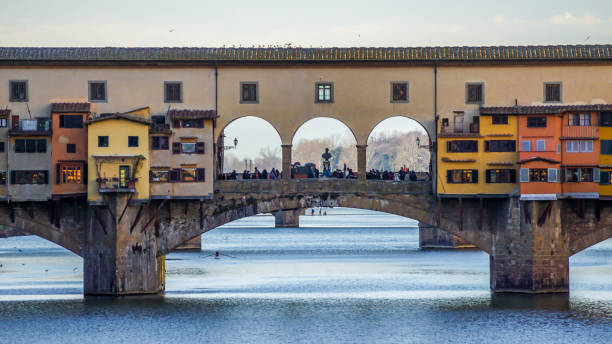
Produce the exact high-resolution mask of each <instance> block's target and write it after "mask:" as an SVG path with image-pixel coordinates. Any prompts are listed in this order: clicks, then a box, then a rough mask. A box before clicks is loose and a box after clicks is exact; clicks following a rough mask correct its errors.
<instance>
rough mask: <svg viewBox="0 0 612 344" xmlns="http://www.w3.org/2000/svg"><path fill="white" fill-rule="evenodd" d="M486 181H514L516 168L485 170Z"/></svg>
mask: <svg viewBox="0 0 612 344" xmlns="http://www.w3.org/2000/svg"><path fill="white" fill-rule="evenodd" d="M486 179H487V183H491V184H502V183H516V170H513V169H498V170H487V171H486Z"/></svg>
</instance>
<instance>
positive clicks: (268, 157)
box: [217, 115, 282, 173]
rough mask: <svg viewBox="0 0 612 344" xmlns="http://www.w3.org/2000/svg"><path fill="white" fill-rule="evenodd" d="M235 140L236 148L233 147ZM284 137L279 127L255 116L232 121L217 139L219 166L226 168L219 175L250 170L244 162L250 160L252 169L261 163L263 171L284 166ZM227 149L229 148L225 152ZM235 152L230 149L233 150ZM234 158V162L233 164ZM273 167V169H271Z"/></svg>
mask: <svg viewBox="0 0 612 344" xmlns="http://www.w3.org/2000/svg"><path fill="white" fill-rule="evenodd" d="M234 140H237V141H236V142H237V145H236V146H234V142H233V141H234ZM281 143H282V136H281V133H280V132H279V131H278V128H277V127H276V126H275V125H274V124H273V123H270V122H269V121H268V120H266V119H264V118H262V117H259V116H253V115H245V116H241V117H238V118H234V119H232V120H231V121H230V122H228V123H227V124H225V126H224V127H222V128H220V129H219V133H218V137H217V148H218V157H217V159H218V163H219V165H220V166H223V171H221V169H219V171H218V172H219V173H222V172H225V173H227V172H231V171H232V170H236V171H237V172H241V171H242V170H243V169H247V167H245V166H244V165H243V164H242V163H243V161H244V160H245V159H246V160H249V161H250V164H249V166H248V167H249V169H252V168H254V167H256V166H257V164H258V163H261V164H263V165H265V166H260V169H263V168H265V169H268V170H269V169H271V168H273V167H274V168H277V169H279V168H280V167H281ZM224 146H226V147H230V149H229V150H227V151H225V149H224V148H223V147H224ZM232 147H233V148H234V149H231V148H232ZM230 159H231V161H230ZM268 165H270V166H268Z"/></svg>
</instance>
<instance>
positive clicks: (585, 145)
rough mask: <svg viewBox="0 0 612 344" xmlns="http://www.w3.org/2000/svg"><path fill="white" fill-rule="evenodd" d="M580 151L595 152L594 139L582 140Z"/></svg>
mask: <svg viewBox="0 0 612 344" xmlns="http://www.w3.org/2000/svg"><path fill="white" fill-rule="evenodd" d="M580 151H581V152H585V153H591V152H593V141H580Z"/></svg>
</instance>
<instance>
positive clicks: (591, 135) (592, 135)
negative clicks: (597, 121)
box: [561, 125, 599, 139]
mask: <svg viewBox="0 0 612 344" xmlns="http://www.w3.org/2000/svg"><path fill="white" fill-rule="evenodd" d="M597 138H599V128H598V127H595V126H592V125H582V126H574V125H568V126H564V127H563V132H562V135H561V139H597Z"/></svg>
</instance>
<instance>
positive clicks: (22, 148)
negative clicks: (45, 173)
mask: <svg viewBox="0 0 612 344" xmlns="http://www.w3.org/2000/svg"><path fill="white" fill-rule="evenodd" d="M46 152H47V140H45V139H16V140H15V153H46Z"/></svg>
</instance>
